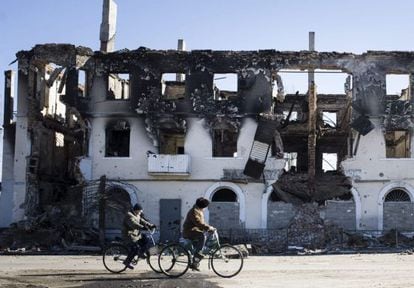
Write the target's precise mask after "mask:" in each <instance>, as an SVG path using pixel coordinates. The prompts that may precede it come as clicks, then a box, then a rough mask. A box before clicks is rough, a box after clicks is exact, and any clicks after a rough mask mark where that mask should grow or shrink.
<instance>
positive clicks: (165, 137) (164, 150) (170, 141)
mask: <svg viewBox="0 0 414 288" xmlns="http://www.w3.org/2000/svg"><path fill="white" fill-rule="evenodd" d="M158 137H159V143H160V144H159V145H160V147H159V152H160V154H166V155H184V154H185V150H184V147H185V133H169V132H168V131H163V130H160V131H159V136H158ZM180 144H182V145H180ZM171 145H173V146H174V147H175V151H173V149H170V148H171Z"/></svg>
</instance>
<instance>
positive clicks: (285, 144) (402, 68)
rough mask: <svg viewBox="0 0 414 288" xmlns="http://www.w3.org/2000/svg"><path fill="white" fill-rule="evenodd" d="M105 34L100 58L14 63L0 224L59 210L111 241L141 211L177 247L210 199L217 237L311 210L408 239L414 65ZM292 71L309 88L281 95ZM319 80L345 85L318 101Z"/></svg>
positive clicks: (399, 56) (387, 55)
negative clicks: (334, 77) (125, 43)
mask: <svg viewBox="0 0 414 288" xmlns="http://www.w3.org/2000/svg"><path fill="white" fill-rule="evenodd" d="M108 3H112V2H111V1H109V2H108ZM105 17H110V15H109V14H108V15H106V14H105V13H104V18H105ZM108 27H109V26H108ZM108 27H107V28H108ZM103 30H104V31H106V32H107V33H106V34H107V35H104V37H103V38H104V39H107V41H102V42H101V43H102V45H103V46H105V47H106V48H105V47H104V49H102V50H103V51H95V52H94V51H92V50H91V49H89V48H85V47H75V46H74V45H69V44H44V45H36V46H35V47H34V48H33V49H31V50H29V51H21V52H19V53H17V60H18V72H17V73H18V78H17V79H18V84H17V100H16V99H15V98H16V97H14V93H13V82H14V81H15V79H14V78H15V77H14V76H15V75H14V73H13V72H11V71H7V72H6V73H5V78H6V79H5V80H6V85H5V101H4V103H5V107H4V108H5V110H4V151H3V179H2V187H3V191H2V193H1V197H0V213H1V217H0V226H2V227H6V226H8V225H9V224H10V223H12V222H16V221H19V220H22V219H26V218H30V217H34V216H36V215H39V214H40V213H43V212H44V211H45V210H47V209H50V207H53V206H54V205H56V203H63V204H65V207H66V208H65V209H66V213H69V214H73V216H76V215H79V216H85V215H86V216H88V217H87V218H89V220H90V221H91V225H98V222H99V226H101V227H105V229H106V231H107V232H108V233H110V232H111V231H115V232H116V231H117V230H119V228H120V223H121V222H120V221H121V219H122V213H123V211H124V210H127V209H129V207H130V205H131V204H134V203H136V202H138V201H139V202H140V203H141V204H142V205H143V206H144V207H145V213H146V214H147V215H148V216H149V218H151V219H152V221H153V222H155V223H158V224H159V225H160V230H161V238H164V239H171V238H174V237H176V235H177V233H179V230H180V226H181V224H182V222H183V218H184V217H185V213H186V211H187V210H188V209H190V208H191V207H192V205H193V203H194V202H195V200H196V199H197V198H198V197H206V198H208V199H210V200H211V201H212V204H211V206H210V209H209V212H207V215H206V218H207V219H208V220H209V222H210V223H211V224H212V225H214V226H217V227H218V228H221V229H230V228H231V229H238V228H240V229H249V228H252V229H257V228H267V229H278V228H285V227H288V225H289V224H290V223H291V220H292V219H293V217H294V216H295V213H296V212H295V211H296V209H297V207H299V206H300V205H302V204H303V203H308V202H313V203H318V205H320V206H322V207H323V209H322V210H321V211H322V212H323V213H322V214H323V218H324V219H325V220H326V221H330V222H332V223H334V224H335V225H338V226H340V227H342V228H344V229H348V230H375V231H378V230H380V231H382V230H386V229H391V228H397V229H400V230H406V231H408V230H414V221H413V219H412V218H413V216H412V209H414V208H413V207H414V206H413V202H414V177H413V175H412V172H411V171H412V168H414V160H413V157H412V155H413V151H412V150H413V148H412V145H411V142H412V141H411V139H412V137H413V133H412V127H413V123H412V113H413V110H412V104H413V101H414V97H413V84H414V81H413V79H414V78H413V77H412V73H413V71H414V53H412V52H384V51H369V52H366V53H364V54H360V55H357V54H352V53H337V52H316V51H296V52H282V51H276V50H259V51H212V50H192V51H185V50H184V49H183V46H184V45H183V44H184V43H183V41H182V40H181V41H179V49H178V50H152V49H148V48H143V47H141V48H138V49H136V50H127V49H124V50H119V51H115V52H111V49H107V48H108V47H109V46H111V47H112V46H113V43H111V41H112V40H111V39H112V38H113V33H114V32H113V31H112V32H111V29H109V28H108V29H106V30H105V29H103ZM103 34H105V33H103ZM101 36H102V33H101ZM101 38H102V37H101ZM101 40H102V39H101ZM180 47H181V48H180ZM286 73H302V74H306V75H308V74H309V83H308V86H307V91H298V92H297V93H293V94H285V93H284V83H285V80H286V78H285V76H284V75H286ZM315 73H316V75H317V73H342V74H343V75H344V79H343V86H344V89H343V90H342V91H343V93H334V94H323V93H319V92H318V89H319V83H318V81H317V79H315V78H314V75H315ZM389 75H405V76H406V77H407V85H406V86H404V89H403V90H402V91H401V93H398V94H390V93H387V77H388V76H389ZM222 78H229V79H232V81H233V86H232V88H230V89H229V88H228V87H222V86H220V84H219V83H220V82H218V81H217V80H218V79H222ZM321 85H323V83H321ZM14 101H17V114H15V115H14V114H13V105H14ZM327 157H331V159H335V160H334V161H330V166H331V168H330V169H324V163H325V162H327V160H326V159H327ZM332 157H333V158H332ZM332 163H334V164H332ZM327 170H330V171H327ZM102 176H105V178H104V181H102V179H103V178H102ZM98 179H101V181H100V182H99V183H100V186H101V187H98V189H97V190H99V191H100V192H99V193H101V194H103V195H105V197H104V198H105V201H104V203H103V204H102V203H101V205H100V209H95V210H96V211H97V210H100V212H97V213H95V214H94V215H95V216H92V214H93V213H91V210H93V209H94V208H93V205H89V204H88V203H89V202H90V198H91V197H92V198H93V197H96V198H97V197H100V196H99V195H100V194H93V193H89V192H90V191H91V190H90V189H89V188H88V187H92V186H93V185H94V184H91V183H97V181H98ZM72 187H82V189H72ZM88 189H89V190H88ZM88 193H89V194H88ZM91 195H92V196H91ZM88 199H89V200H88ZM95 200H96V199H95ZM88 201H89V202H88ZM110 203H115V204H116V205H111V204H110ZM115 206H116V207H115ZM95 208H96V207H95ZM91 219H92V220H91Z"/></svg>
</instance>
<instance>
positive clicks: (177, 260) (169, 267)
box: [158, 244, 190, 278]
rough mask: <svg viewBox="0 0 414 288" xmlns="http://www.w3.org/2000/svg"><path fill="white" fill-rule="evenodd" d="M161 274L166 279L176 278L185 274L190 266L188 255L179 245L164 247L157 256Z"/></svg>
mask: <svg viewBox="0 0 414 288" xmlns="http://www.w3.org/2000/svg"><path fill="white" fill-rule="evenodd" d="M158 265H159V267H160V269H161V272H162V273H164V274H165V275H167V276H168V277H172V278H177V277H180V276H182V275H184V273H185V272H187V270H188V267H189V265H190V254H189V253H188V251H187V250H186V249H185V248H184V247H183V246H181V245H179V244H170V245H167V246H165V247H164V248H163V249H162V250H161V252H160V255H159V256H158Z"/></svg>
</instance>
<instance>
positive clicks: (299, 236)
mask: <svg viewBox="0 0 414 288" xmlns="http://www.w3.org/2000/svg"><path fill="white" fill-rule="evenodd" d="M288 243H289V246H290V245H293V246H305V247H308V248H315V249H316V248H320V247H324V246H325V227H324V223H323V220H322V219H321V218H320V208H319V207H318V204H317V203H308V204H303V205H302V206H300V207H299V209H298V210H297V213H296V216H295V217H294V218H293V219H292V222H291V224H290V225H289V228H288Z"/></svg>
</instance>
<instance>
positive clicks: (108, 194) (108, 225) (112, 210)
mask: <svg viewBox="0 0 414 288" xmlns="http://www.w3.org/2000/svg"><path fill="white" fill-rule="evenodd" d="M130 209H131V197H130V195H129V193H128V192H127V191H126V190H124V189H123V188H121V187H110V188H109V189H108V190H106V191H105V230H106V234H110V235H111V234H115V235H120V233H121V231H122V222H123V220H124V217H125V213H127V211H129V210H130Z"/></svg>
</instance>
